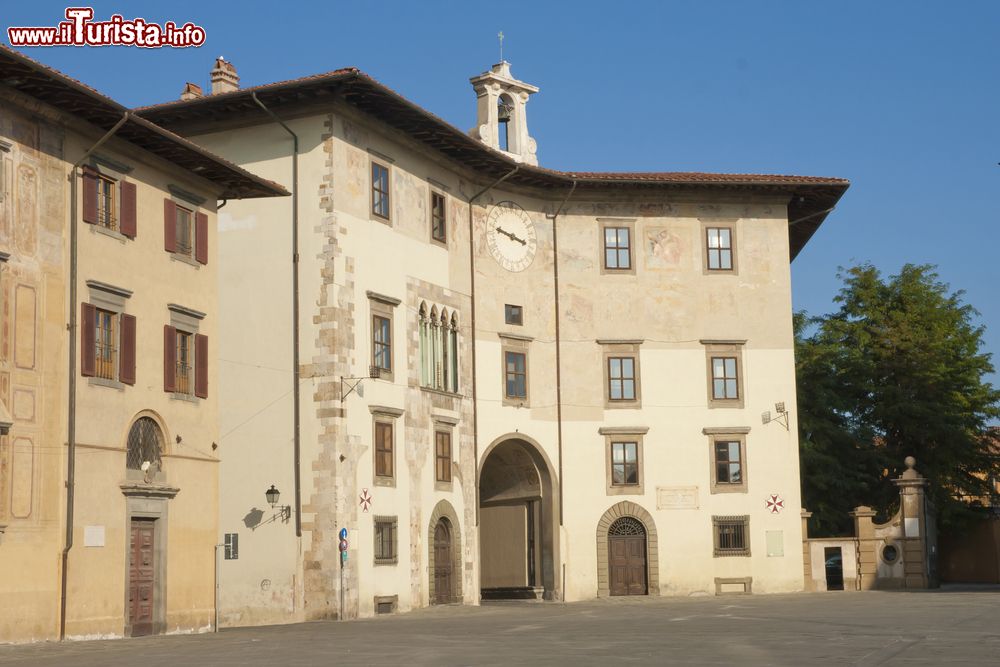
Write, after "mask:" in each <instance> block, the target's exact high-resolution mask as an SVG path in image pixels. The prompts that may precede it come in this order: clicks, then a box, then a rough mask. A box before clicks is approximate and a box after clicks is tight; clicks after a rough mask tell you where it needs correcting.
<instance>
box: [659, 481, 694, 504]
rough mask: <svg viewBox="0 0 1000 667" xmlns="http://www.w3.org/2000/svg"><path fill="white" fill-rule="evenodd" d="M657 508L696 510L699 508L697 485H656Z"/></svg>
mask: <svg viewBox="0 0 1000 667" xmlns="http://www.w3.org/2000/svg"><path fill="white" fill-rule="evenodd" d="M656 509H659V510H696V509H698V487H697V486H658V487H656Z"/></svg>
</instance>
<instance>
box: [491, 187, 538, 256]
mask: <svg viewBox="0 0 1000 667" xmlns="http://www.w3.org/2000/svg"><path fill="white" fill-rule="evenodd" d="M486 245H487V246H488V247H489V249H490V254H491V255H493V259H495V260H496V261H497V264H499V265H500V266H502V267H503V268H505V269H507V270H508V271H514V272H517V271H524V270H525V269H526V268H528V267H529V266H531V262H533V261H534V259H535V250H536V249H537V246H538V240H537V239H536V238H535V225H534V224H532V222H531V218H529V217H528V214H527V213H525V212H524V209H523V208H521V207H520V206H518V205H517V204H515V203H514V202H512V201H502V202H500V203H499V204H497V205H496V206H494V207H493V210H492V211H490V217H489V219H488V220H487V221H486Z"/></svg>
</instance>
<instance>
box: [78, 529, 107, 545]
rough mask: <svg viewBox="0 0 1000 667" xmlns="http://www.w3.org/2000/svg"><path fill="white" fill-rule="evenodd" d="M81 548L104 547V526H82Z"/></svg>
mask: <svg viewBox="0 0 1000 667" xmlns="http://www.w3.org/2000/svg"><path fill="white" fill-rule="evenodd" d="M83 546H85V547H103V546H104V526H84V527H83Z"/></svg>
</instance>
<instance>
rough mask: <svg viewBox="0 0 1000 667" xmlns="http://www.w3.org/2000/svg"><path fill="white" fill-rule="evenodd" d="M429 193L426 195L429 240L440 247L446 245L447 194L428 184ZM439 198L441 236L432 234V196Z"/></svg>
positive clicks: (445, 246)
mask: <svg viewBox="0 0 1000 667" xmlns="http://www.w3.org/2000/svg"><path fill="white" fill-rule="evenodd" d="M429 190H430V194H429V196H428V206H427V209H428V210H427V218H428V221H429V223H430V224H429V225H428V226H429V231H430V240H431V243H433V244H434V245H438V246H441V247H442V248H447V247H448V237H449V234H448V195H447V194H445V193H444V191H443V190H441V189H440V188H437V187H434V186H433V185H431V186H429ZM435 197H440V198H441V215H442V218H441V224H442V226H443V232H444V234H443V236H442V237H441V238H438V237H437V236H435V235H434V198H435Z"/></svg>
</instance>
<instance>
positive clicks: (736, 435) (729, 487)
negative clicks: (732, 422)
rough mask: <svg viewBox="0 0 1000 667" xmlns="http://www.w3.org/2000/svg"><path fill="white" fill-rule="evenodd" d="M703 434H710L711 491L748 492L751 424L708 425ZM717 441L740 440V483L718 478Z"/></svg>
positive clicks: (709, 469) (709, 472)
mask: <svg viewBox="0 0 1000 667" xmlns="http://www.w3.org/2000/svg"><path fill="white" fill-rule="evenodd" d="M701 432H702V434H704V435H706V436H708V451H709V453H708V458H709V468H708V475H709V477H708V486H709V493H713V494H714V493H747V485H748V480H749V473H748V467H747V434H748V433H750V427H749V426H727V427H706V428H703V429H702V430H701ZM716 442H739V443H740V473H741V478H742V480H743V481H741V482H740V483H739V484H730V483H726V482H721V483H720V482H719V481H718V479H717V478H716V469H715V466H716V458H715V457H716V451H715V443H716Z"/></svg>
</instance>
